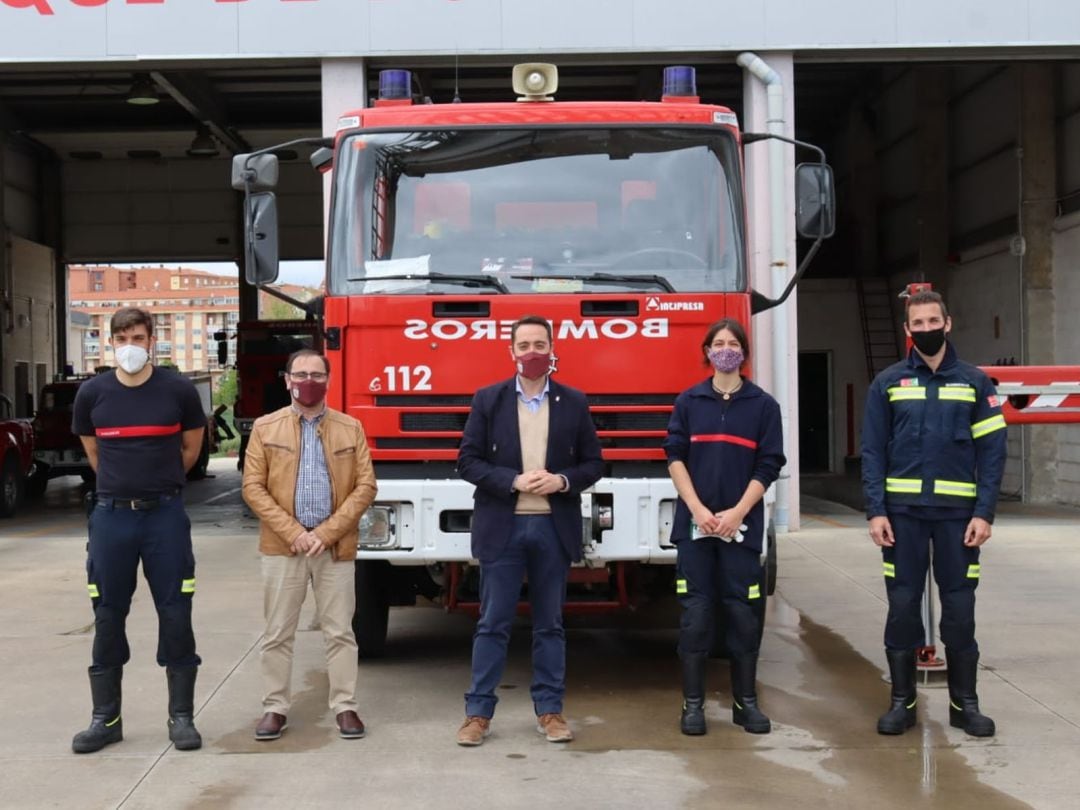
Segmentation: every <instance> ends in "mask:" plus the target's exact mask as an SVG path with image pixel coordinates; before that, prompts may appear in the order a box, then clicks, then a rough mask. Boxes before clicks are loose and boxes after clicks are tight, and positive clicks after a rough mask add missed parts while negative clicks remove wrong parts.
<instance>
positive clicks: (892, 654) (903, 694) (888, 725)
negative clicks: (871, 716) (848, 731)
mask: <svg viewBox="0 0 1080 810" xmlns="http://www.w3.org/2000/svg"><path fill="white" fill-rule="evenodd" d="M885 658H886V660H887V661H888V662H889V677H890V678H891V679H892V702H891V703H890V704H889V710H888V711H887V712H885V714H883V715H881V717H879V718H878V721H877V733H878V734H903V733H904V732H905V731H907V730H908V729H909V728H911V727H912V726H913V725H915V703H916V702H917V701H918V693H917V692H916V691H915V651H914V650H885Z"/></svg>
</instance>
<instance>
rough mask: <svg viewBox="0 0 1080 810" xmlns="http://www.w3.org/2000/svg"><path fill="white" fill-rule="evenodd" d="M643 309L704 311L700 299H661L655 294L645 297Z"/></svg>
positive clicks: (703, 305)
mask: <svg viewBox="0 0 1080 810" xmlns="http://www.w3.org/2000/svg"><path fill="white" fill-rule="evenodd" d="M645 309H647V310H651V311H654V312H704V311H705V304H704V302H702V301H661V300H660V299H659V298H657V297H656V296H655V295H650V296H649V297H648V298H647V299H645Z"/></svg>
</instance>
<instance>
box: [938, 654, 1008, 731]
mask: <svg viewBox="0 0 1080 810" xmlns="http://www.w3.org/2000/svg"><path fill="white" fill-rule="evenodd" d="M945 660H946V663H947V664H948V665H949V725H951V726H954V727H956V728H962V729H963V730H964V731H965V732H967V733H968V734H970V735H971V736H972V737H993V736H994V733H995V732H996V731H997V728H996V727H995V725H994V721H993V720H991V719H990V718H989V717H987V716H986V715H985V714H983V713H982V712H980V711H979V696H978V694H976V692H975V680H976V673H977V672H978V669H979V651H978V650H975V651H974V652H965V653H954V652H949V651H948V650H946V653H945Z"/></svg>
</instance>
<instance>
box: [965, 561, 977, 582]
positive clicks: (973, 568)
mask: <svg viewBox="0 0 1080 810" xmlns="http://www.w3.org/2000/svg"><path fill="white" fill-rule="evenodd" d="M979 571H980V568H979V564H978V563H973V564H972V565H969V566H968V572H967V578H968V579H978V578H979Z"/></svg>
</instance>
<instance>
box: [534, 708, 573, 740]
mask: <svg viewBox="0 0 1080 810" xmlns="http://www.w3.org/2000/svg"><path fill="white" fill-rule="evenodd" d="M536 731H537V733H539V734H543V735H544V737H545V738H546V739H547V741H548V742H570V741H571V740H572V739H574V732H572V731H571V730H570V726H568V725H567V724H566V720H565V719H563V716H562V715H561V714H542V715H540V716H539V717H537V718H536Z"/></svg>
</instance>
